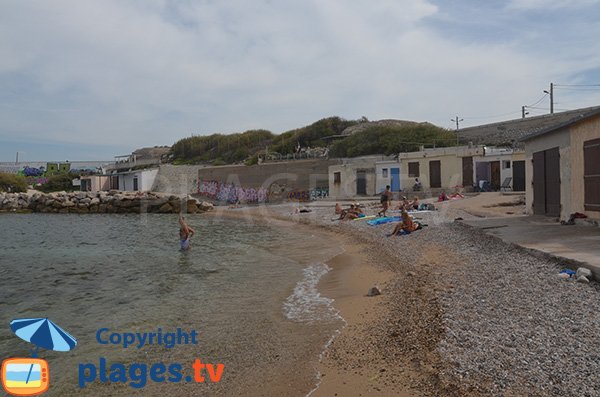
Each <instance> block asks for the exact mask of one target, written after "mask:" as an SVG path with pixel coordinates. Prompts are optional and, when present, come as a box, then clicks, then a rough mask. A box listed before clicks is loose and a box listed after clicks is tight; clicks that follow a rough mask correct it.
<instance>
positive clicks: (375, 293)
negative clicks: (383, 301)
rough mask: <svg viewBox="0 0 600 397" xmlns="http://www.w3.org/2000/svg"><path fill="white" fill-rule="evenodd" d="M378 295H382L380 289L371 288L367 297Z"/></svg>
mask: <svg viewBox="0 0 600 397" xmlns="http://www.w3.org/2000/svg"><path fill="white" fill-rule="evenodd" d="M377 295H381V291H379V288H377V287H371V288H370V289H369V292H367V296H377Z"/></svg>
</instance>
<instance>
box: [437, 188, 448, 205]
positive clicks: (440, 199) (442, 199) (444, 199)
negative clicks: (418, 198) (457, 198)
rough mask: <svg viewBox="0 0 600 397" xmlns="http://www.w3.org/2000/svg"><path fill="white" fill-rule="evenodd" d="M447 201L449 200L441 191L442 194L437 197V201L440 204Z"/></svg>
mask: <svg viewBox="0 0 600 397" xmlns="http://www.w3.org/2000/svg"><path fill="white" fill-rule="evenodd" d="M447 200H449V198H448V196H447V195H446V191H444V190H442V192H441V193H440V195H439V196H438V201H439V202H441V201H447Z"/></svg>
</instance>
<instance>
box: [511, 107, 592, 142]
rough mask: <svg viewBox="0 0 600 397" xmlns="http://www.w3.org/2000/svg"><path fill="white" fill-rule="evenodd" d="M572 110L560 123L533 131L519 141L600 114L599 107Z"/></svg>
mask: <svg viewBox="0 0 600 397" xmlns="http://www.w3.org/2000/svg"><path fill="white" fill-rule="evenodd" d="M572 112H574V113H573V115H572V117H570V118H568V119H566V120H564V121H563V122H562V123H559V124H556V125H554V126H549V127H547V128H545V129H542V130H539V131H534V132H532V133H531V134H529V135H527V136H525V137H523V138H522V139H521V141H523V142H525V141H528V140H530V139H533V138H536V137H538V136H540V135H544V134H548V133H550V132H553V131H556V130H559V129H561V128H565V127H568V126H570V125H572V124H575V123H578V122H580V121H582V120H585V119H588V118H590V117H593V116H596V115H599V114H600V107H593V108H585V109H579V112H578V113H575V112H576V111H572Z"/></svg>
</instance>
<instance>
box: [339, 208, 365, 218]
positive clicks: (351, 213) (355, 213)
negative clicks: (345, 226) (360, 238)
mask: <svg viewBox="0 0 600 397" xmlns="http://www.w3.org/2000/svg"><path fill="white" fill-rule="evenodd" d="M360 214H362V210H361V209H360V208H358V207H357V206H355V205H354V204H350V208H349V209H347V210H343V211H342V213H341V214H340V219H341V220H344V221H347V220H352V219H356V218H359V215H360Z"/></svg>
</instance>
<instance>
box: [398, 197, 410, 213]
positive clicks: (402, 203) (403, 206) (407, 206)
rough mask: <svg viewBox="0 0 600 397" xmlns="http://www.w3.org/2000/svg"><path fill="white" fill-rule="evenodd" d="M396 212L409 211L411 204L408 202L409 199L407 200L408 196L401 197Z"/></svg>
mask: <svg viewBox="0 0 600 397" xmlns="http://www.w3.org/2000/svg"><path fill="white" fill-rule="evenodd" d="M395 209H396V210H400V211H402V210H406V211H408V210H409V209H410V202H409V201H408V199H407V198H406V196H401V197H400V201H398V205H397V206H396V208H395Z"/></svg>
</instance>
